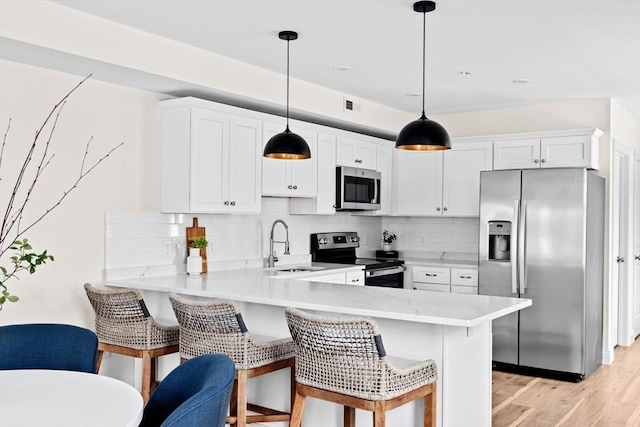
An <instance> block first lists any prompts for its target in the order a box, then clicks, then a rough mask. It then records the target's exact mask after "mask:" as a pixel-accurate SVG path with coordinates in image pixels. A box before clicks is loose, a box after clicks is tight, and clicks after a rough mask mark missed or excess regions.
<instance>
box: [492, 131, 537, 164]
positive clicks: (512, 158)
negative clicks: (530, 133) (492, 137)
mask: <svg viewBox="0 0 640 427" xmlns="http://www.w3.org/2000/svg"><path fill="white" fill-rule="evenodd" d="M539 167H540V139H539V138H527V139H513V140H502V141H494V142H493V169H495V170H498V169H534V168H539Z"/></svg>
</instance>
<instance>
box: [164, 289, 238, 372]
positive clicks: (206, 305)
mask: <svg viewBox="0 0 640 427" xmlns="http://www.w3.org/2000/svg"><path fill="white" fill-rule="evenodd" d="M169 300H170V301H171V306H172V307H173V312H174V313H175V315H176V319H178V324H179V325H180V356H181V357H183V358H186V359H188V358H191V357H195V356H199V355H201V354H207V353H224V354H226V355H228V356H229V357H231V358H232V359H233V360H234V361H235V362H236V363H238V364H241V363H243V361H244V359H245V357H246V354H245V353H246V341H247V336H248V331H247V327H246V326H245V324H244V321H243V320H242V314H240V311H239V310H238V308H237V307H236V305H235V304H234V303H233V302H231V301H228V300H222V299H207V300H193V299H189V298H184V297H181V296H179V295H176V294H170V295H169Z"/></svg>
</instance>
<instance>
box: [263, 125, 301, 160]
mask: <svg viewBox="0 0 640 427" xmlns="http://www.w3.org/2000/svg"><path fill="white" fill-rule="evenodd" d="M263 156H264V157H269V158H270V159H285V160H301V159H308V158H310V157H311V151H309V145H308V144H307V142H306V141H305V140H304V138H302V137H301V136H300V135H298V134H297V133H293V132H291V131H290V130H289V125H287V128H286V129H285V130H284V132H281V133H279V134H277V135H274V136H272V137H271V139H270V140H269V141H268V142H267V145H265V147H264V154H263Z"/></svg>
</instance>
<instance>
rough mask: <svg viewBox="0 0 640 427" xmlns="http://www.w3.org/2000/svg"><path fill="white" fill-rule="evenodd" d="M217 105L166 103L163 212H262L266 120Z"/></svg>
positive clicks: (163, 115) (162, 182) (162, 192)
mask: <svg viewBox="0 0 640 427" xmlns="http://www.w3.org/2000/svg"><path fill="white" fill-rule="evenodd" d="M207 105H209V104H207ZM215 105H216V104H213V103H211V108H202V107H199V106H190V105H187V104H185V103H184V102H182V103H175V102H174V103H171V102H165V103H163V104H162V174H161V211H162V212H180V213H189V212H194V213H195V212H198V213H259V212H260V209H261V195H260V179H261V159H262V122H261V121H260V120H257V119H255V118H251V117H245V116H242V115H239V114H234V113H229V112H228V111H225V109H224V108H222V109H221V110H222V111H218V110H216V109H214V108H215Z"/></svg>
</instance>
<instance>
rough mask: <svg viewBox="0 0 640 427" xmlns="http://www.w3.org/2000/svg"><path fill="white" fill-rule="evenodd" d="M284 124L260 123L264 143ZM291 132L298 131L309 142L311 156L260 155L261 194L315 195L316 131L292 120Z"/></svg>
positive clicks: (284, 195)
mask: <svg viewBox="0 0 640 427" xmlns="http://www.w3.org/2000/svg"><path fill="white" fill-rule="evenodd" d="M284 126H285V125H284V124H278V123H273V122H266V121H265V122H264V123H263V139H264V145H266V144H267V142H268V141H269V139H271V137H273V136H274V135H276V134H278V133H280V132H282V131H283V130H284ZM290 128H291V129H292V132H294V133H296V134H298V135H300V136H301V137H302V138H304V140H305V141H306V142H307V144H309V149H310V150H311V158H310V159H304V160H282V159H270V158H267V157H263V159H262V195H264V196H283V197H315V196H316V193H317V189H316V176H317V172H316V168H317V163H318V159H317V157H316V139H317V137H318V136H317V132H315V131H314V130H309V129H305V128H304V127H302V126H300V125H299V123H297V122H293V121H291V123H290Z"/></svg>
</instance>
